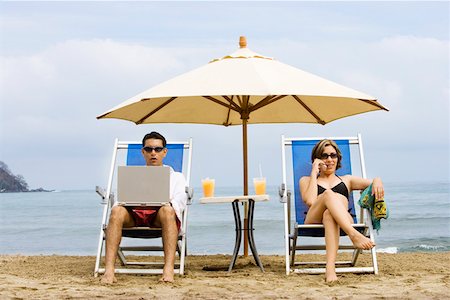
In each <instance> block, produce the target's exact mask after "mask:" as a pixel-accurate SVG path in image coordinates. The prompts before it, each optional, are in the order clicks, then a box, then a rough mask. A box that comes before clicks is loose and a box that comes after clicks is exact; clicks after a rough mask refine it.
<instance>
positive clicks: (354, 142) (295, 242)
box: [280, 134, 378, 275]
mask: <svg viewBox="0 0 450 300" xmlns="http://www.w3.org/2000/svg"><path fill="white" fill-rule="evenodd" d="M281 139H282V164H283V170H282V172H283V182H282V185H281V187H280V201H281V202H282V203H283V206H284V216H285V217H284V219H285V256H286V274H287V275H289V273H290V272H295V273H309V274H320V273H325V264H326V263H325V261H313V262H312V261H309V262H308V261H302V262H300V261H296V256H295V255H296V252H299V253H301V252H305V251H306V252H309V253H312V252H314V251H316V250H319V251H322V253H323V252H324V250H325V243H324V234H325V232H324V227H323V225H322V224H305V223H304V219H305V216H306V213H307V211H308V206H307V205H306V204H305V203H304V202H303V200H302V198H301V194H300V186H299V180H300V178H301V177H302V176H309V175H310V173H311V165H312V164H311V151H312V149H313V147H314V145H315V144H316V143H317V142H318V141H319V140H322V139H324V138H285V137H284V136H282V138H281ZM328 139H331V140H334V141H335V142H336V143H337V145H338V147H339V149H340V150H341V152H342V157H343V159H342V167H341V168H340V169H339V170H337V172H336V174H337V175H345V174H353V173H352V166H351V165H352V162H353V163H354V164H355V165H359V167H360V174H358V175H359V176H361V177H363V178H366V170H365V164H364V153H363V147H362V140H361V135H360V134H358V136H357V137H331V138H328ZM288 147H291V150H292V151H291V153H286V149H287V148H288ZM354 148H356V149H354ZM286 154H288V156H289V160H290V161H291V168H289V167H288V166H287V164H286V160H287V158H286V157H287V155H286ZM355 157H359V161H358V159H357V158H355ZM288 173H289V175H290V177H291V178H293V186H294V195H293V196H294V208H295V216H294V218H295V223H294V224H293V225H292V222H291V214H292V213H291V210H292V204H291V202H292V199H291V198H292V192H291V190H288V189H287V177H288ZM352 194H353V193H351V194H350V199H349V212H350V214H351V215H352V216H353V221H354V224H353V226H354V227H355V228H356V229H357V230H358V231H359V232H361V233H362V234H364V235H365V236H368V237H370V238H371V239H372V241H374V235H373V227H372V221H371V218H370V215H369V213H368V211H367V210H366V209H364V210H360V214H359V222H358V219H357V217H356V215H357V212H356V209H355V204H354V201H353V195H352ZM344 235H346V234H345V233H344V232H343V231H342V230H341V236H344ZM339 250H340V252H341V250H353V255H352V258H351V260H347V261H337V262H336V272H337V273H346V272H351V273H374V274H377V273H378V265H377V258H376V250H375V247H374V248H372V249H371V250H370V252H371V255H372V266H371V267H356V266H355V265H356V261H357V259H358V256H359V254H360V253H361V251H362V250H359V249H355V248H354V247H353V245H352V244H351V243H343V241H342V239H340V244H339ZM347 252H348V251H347ZM299 256H300V255H299ZM338 258H339V257H338ZM296 266H301V267H300V268H296ZM308 266H309V267H308ZM312 266H315V267H312ZM343 266H344V267H343ZM345 266H347V267H345Z"/></svg>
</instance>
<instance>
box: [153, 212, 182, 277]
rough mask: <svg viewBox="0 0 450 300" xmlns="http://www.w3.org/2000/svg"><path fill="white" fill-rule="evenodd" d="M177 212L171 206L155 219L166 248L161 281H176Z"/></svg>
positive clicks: (159, 213)
mask: <svg viewBox="0 0 450 300" xmlns="http://www.w3.org/2000/svg"><path fill="white" fill-rule="evenodd" d="M176 218H177V216H176V214H175V210H174V209H173V208H172V206H170V205H166V206H163V207H161V208H160V209H159V210H158V214H157V216H156V219H155V226H157V227H161V229H162V240H163V248H164V269H163V274H162V277H161V279H160V281H164V282H173V281H174V266H175V252H176V250H177V241H178V227H177V222H176Z"/></svg>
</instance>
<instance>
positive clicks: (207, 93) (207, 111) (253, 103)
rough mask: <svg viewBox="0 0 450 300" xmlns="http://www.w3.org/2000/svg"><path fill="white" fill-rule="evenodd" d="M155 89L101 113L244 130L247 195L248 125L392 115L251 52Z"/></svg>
mask: <svg viewBox="0 0 450 300" xmlns="http://www.w3.org/2000/svg"><path fill="white" fill-rule="evenodd" d="M239 45H240V49H238V50H237V51H236V52H234V53H232V54H230V55H227V56H224V57H222V58H219V59H214V60H212V61H210V62H209V63H208V64H206V65H204V66H202V67H199V68H197V69H194V70H192V71H190V72H187V73H185V74H182V75H180V76H177V77H175V78H173V79H170V80H168V81H165V82H163V83H161V84H159V85H156V86H154V87H152V88H150V89H148V90H146V91H144V92H142V93H140V94H138V95H136V96H134V97H132V98H130V99H128V100H126V101H125V102H123V103H121V104H119V105H118V106H116V107H114V108H112V109H110V110H109V111H107V112H105V113H103V114H101V115H100V116H98V117H97V119H106V118H116V119H123V120H128V121H132V122H134V123H136V124H146V123H197V124H217V125H224V126H230V125H242V139H243V180H244V181H243V187H244V190H243V192H244V195H247V194H248V170H247V124H257V123H319V124H322V125H324V124H326V123H329V122H331V121H334V120H337V119H340V118H344V117H347V116H352V115H356V114H360V113H365V112H369V111H375V110H386V111H387V110H388V109H387V108H385V107H384V106H382V105H381V104H380V103H378V101H377V99H376V98H375V97H373V96H370V95H367V94H364V93H362V92H359V91H356V90H353V89H350V88H348V87H345V86H343V85H340V84H337V83H334V82H332V81H329V80H326V79H323V78H321V77H319V76H316V75H313V74H310V73H308V72H305V71H302V70H300V69H297V68H294V67H292V66H289V65H287V64H284V63H281V62H278V61H276V60H275V59H273V58H270V57H266V56H263V55H260V54H258V53H255V52H253V51H251V50H250V49H248V48H247V43H246V40H245V37H241V38H240V41H239Z"/></svg>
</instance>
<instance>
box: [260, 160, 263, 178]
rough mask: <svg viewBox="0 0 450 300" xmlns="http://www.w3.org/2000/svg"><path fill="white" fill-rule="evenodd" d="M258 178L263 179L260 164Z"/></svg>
mask: <svg viewBox="0 0 450 300" xmlns="http://www.w3.org/2000/svg"><path fill="white" fill-rule="evenodd" d="M259 178H263V175H262V169H261V163H259Z"/></svg>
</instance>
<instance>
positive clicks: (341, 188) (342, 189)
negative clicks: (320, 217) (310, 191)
mask: <svg viewBox="0 0 450 300" xmlns="http://www.w3.org/2000/svg"><path fill="white" fill-rule="evenodd" d="M336 176H337V175H336ZM337 177H338V178H339V179H341V177H339V176H337ZM331 190H332V191H333V192H335V193H338V194H341V195H342V196H344V197H345V198H347V199H348V189H347V186H346V185H345V183H344V182H343V181H342V179H341V182H339V183H338V184H336V185H335V186H333V187H332V188H331ZM325 191H326V188H324V187H323V186H321V185H319V184H318V185H317V196H319V195H320V194H322V193H323V192H325Z"/></svg>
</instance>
